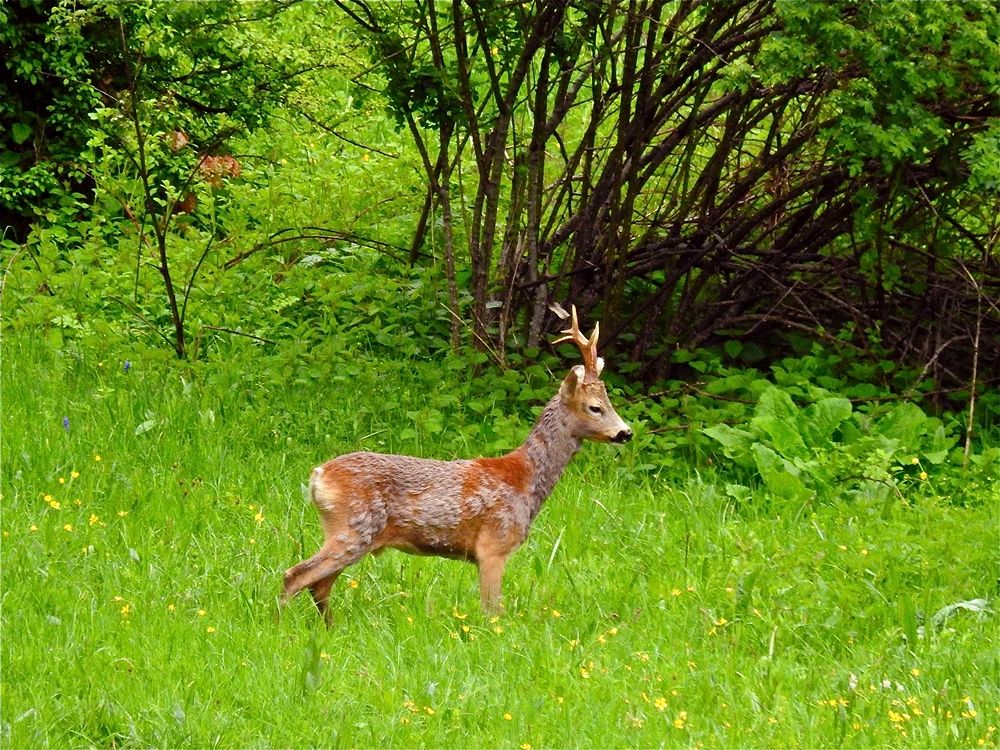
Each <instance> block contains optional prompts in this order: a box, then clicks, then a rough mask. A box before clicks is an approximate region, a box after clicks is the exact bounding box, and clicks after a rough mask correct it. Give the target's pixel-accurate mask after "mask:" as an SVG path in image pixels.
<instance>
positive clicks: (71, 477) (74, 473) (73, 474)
mask: <svg viewBox="0 0 1000 750" xmlns="http://www.w3.org/2000/svg"><path fill="white" fill-rule="evenodd" d="M78 476H80V472H78V471H77V470H76V469H74V470H73V471H71V472H70V473H69V478H70V479H76V478H77V477H78Z"/></svg>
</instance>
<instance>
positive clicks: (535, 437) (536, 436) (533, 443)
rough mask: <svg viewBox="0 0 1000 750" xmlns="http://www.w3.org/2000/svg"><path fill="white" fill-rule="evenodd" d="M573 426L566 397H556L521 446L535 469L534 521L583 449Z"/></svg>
mask: <svg viewBox="0 0 1000 750" xmlns="http://www.w3.org/2000/svg"><path fill="white" fill-rule="evenodd" d="M570 423H571V415H570V413H569V411H568V409H567V408H566V405H565V404H564V403H563V400H562V397H561V396H560V395H559V394H556V395H555V396H553V397H552V399H551V400H550V401H549V403H548V404H546V406H545V409H544V410H542V414H541V416H540V417H539V418H538V422H537V423H536V424H535V427H534V428H533V429H532V430H531V434H530V435H528V437H527V439H526V440H525V441H524V443H523V444H522V445H521V448H520V450H523V451H524V452H525V454H526V456H527V458H528V461H529V462H530V463H531V465H532V467H533V468H534V473H533V475H532V479H531V486H530V489H529V492H530V495H531V500H532V506H533V507H532V508H531V511H532V512H531V515H532V518H533V517H534V516H535V514H536V513H538V510H539V508H540V507H541V505H542V502H543V501H544V500H545V499H546V498H547V497H548V496H549V495H550V494H551V493H552V488H553V487H555V486H556V482H558V481H559V477H561V476H562V473H563V470H564V469H565V468H566V465H567V464H568V463H569V462H570V459H571V458H573V456H574V454H575V453H576V452H577V451H578V450H580V443H581V440H580V438H579V437H576V436H575V435H573V433H572V431H571V428H570Z"/></svg>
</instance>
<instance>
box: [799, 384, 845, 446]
mask: <svg viewBox="0 0 1000 750" xmlns="http://www.w3.org/2000/svg"><path fill="white" fill-rule="evenodd" d="M852 411H853V409H852V407H851V402H850V401H848V400H847V399H846V398H836V397H833V398H824V399H822V400H820V401H817V402H816V403H815V404H811V405H810V406H807V407H806V408H805V409H803V410H802V414H801V417H800V419H799V425H800V427H801V430H802V437H803V438H804V439H805V441H806V443H807V444H808V445H810V446H812V447H814V448H815V447H820V446H823V445H824V444H826V443H828V442H829V441H830V439H831V438H832V437H833V433H834V431H836V429H837V428H838V427H840V425H841V423H842V422H845V421H847V420H848V419H850V417H851V412H852Z"/></svg>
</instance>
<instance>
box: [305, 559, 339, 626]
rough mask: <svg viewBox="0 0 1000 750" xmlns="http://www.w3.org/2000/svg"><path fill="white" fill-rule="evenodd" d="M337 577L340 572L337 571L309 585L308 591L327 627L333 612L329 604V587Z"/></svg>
mask: <svg viewBox="0 0 1000 750" xmlns="http://www.w3.org/2000/svg"><path fill="white" fill-rule="evenodd" d="M339 577H340V573H339V572H337V573H334V574H333V575H331V576H327V577H326V578H323V579H322V580H319V581H317V582H316V583H314V584H313V585H312V586H310V587H309V593H311V594H312V598H313V602H314V603H315V604H316V609H317V610H319V613H320V615H321V616H322V618H323V622H325V623H326V624H327V627H329V626H330V624H331V623H332V621H333V613H332V612H331V611H330V606H329V604H330V589H332V588H333V584H334V583H335V582H336V580H337V578H339Z"/></svg>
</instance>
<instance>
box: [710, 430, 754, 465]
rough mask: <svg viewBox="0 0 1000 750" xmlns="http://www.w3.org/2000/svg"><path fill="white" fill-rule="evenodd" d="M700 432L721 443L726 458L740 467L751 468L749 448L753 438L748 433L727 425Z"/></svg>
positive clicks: (751, 461)
mask: <svg viewBox="0 0 1000 750" xmlns="http://www.w3.org/2000/svg"><path fill="white" fill-rule="evenodd" d="M701 432H702V434H704V435H708V436H709V437H710V438H712V439H713V440H716V441H718V442H719V443H721V444H722V452H723V453H724V454H725V455H726V457H727V458H729V459H732V460H733V461H735V462H736V463H738V464H739V465H740V466H744V467H746V468H752V467H753V459H752V458H751V456H750V447H751V446H752V445H753V442H754V437H753V435H751V434H750V433H749V432H746V431H745V430H738V429H736V428H735V427H730V426H729V425H727V424H716V425H712V426H711V427H706V428H704V429H703V430H702V431H701Z"/></svg>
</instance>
